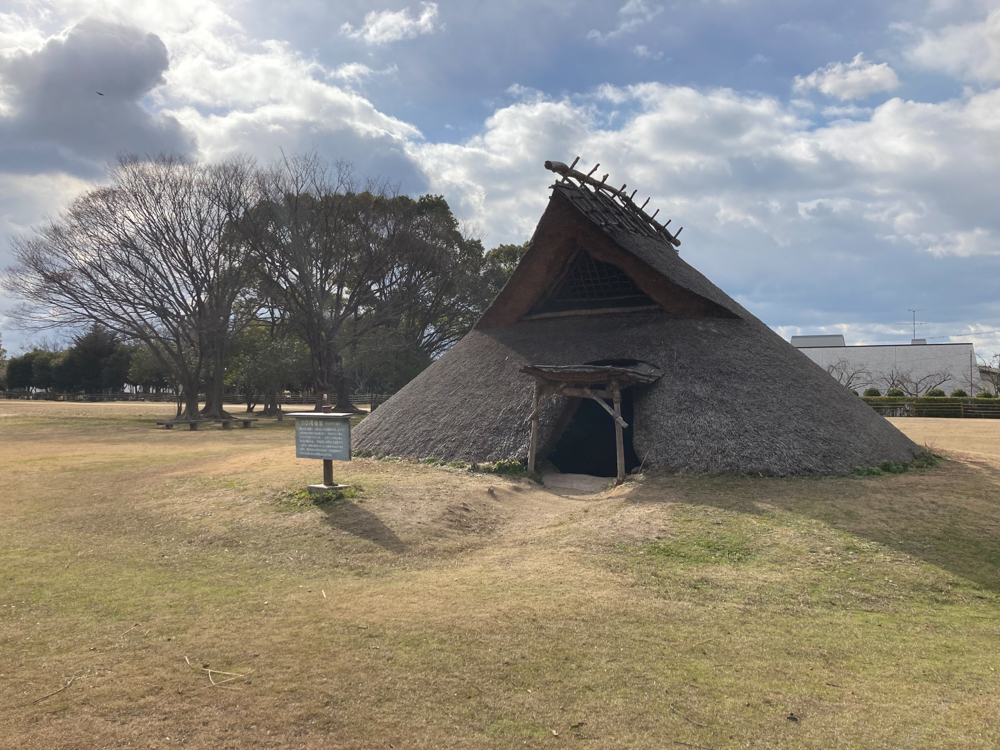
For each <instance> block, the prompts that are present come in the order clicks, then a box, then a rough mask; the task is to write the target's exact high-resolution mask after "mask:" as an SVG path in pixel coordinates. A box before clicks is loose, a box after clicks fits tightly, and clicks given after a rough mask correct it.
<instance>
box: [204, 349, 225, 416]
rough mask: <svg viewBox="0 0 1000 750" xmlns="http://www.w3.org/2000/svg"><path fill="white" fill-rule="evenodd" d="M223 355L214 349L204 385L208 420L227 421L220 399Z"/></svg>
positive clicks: (223, 405)
mask: <svg viewBox="0 0 1000 750" xmlns="http://www.w3.org/2000/svg"><path fill="white" fill-rule="evenodd" d="M225 372H226V370H225V354H224V353H223V352H222V351H221V350H220V349H219V348H216V349H215V351H214V352H213V353H212V371H211V374H210V376H209V377H208V378H207V382H206V383H205V408H204V410H203V411H202V413H203V414H204V415H205V416H206V417H208V418H209V419H228V418H229V414H227V413H226V410H225V408H224V407H225V403H224V402H223V400H222V397H223V395H224V393H225Z"/></svg>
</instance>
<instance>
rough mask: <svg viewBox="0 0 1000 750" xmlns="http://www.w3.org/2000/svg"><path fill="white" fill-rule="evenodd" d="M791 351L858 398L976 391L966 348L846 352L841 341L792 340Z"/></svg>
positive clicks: (922, 345) (974, 368)
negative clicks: (873, 391)
mask: <svg viewBox="0 0 1000 750" xmlns="http://www.w3.org/2000/svg"><path fill="white" fill-rule="evenodd" d="M792 346H794V347H796V348H797V349H798V350H799V351H801V352H802V353H803V354H804V355H806V356H807V357H809V359H811V360H812V361H813V362H815V363H816V364H818V365H819V366H820V367H822V368H823V369H824V370H826V371H827V372H829V373H830V374H831V375H832V376H833V377H834V378H836V379H837V380H839V381H840V382H841V383H843V384H844V385H845V386H847V387H848V388H850V389H851V390H852V391H857V392H858V393H859V394H860V393H862V392H864V390H865V389H867V388H873V387H874V388H878V390H879V391H880V392H881V393H883V394H884V393H885V392H886V391H887V390H888V389H889V388H899V389H900V390H901V391H903V392H904V393H906V394H907V395H910V396H923V395H924V394H926V393H927V391H929V390H930V389H932V388H940V389H941V390H943V391H944V392H945V393H946V394H949V393H951V391H952V389H954V388H961V389H962V390H964V391H965V392H966V393H968V394H969V395H970V396H974V395H976V393H977V392H978V391H979V390H980V388H981V387H982V385H981V381H980V377H979V367H978V365H977V363H976V351H975V347H974V346H973V345H972V344H928V343H927V342H926V340H924V339H913V341H912V342H911V343H910V344H909V345H906V344H900V345H881V346H865V345H862V346H847V345H846V344H845V342H844V337H843V336H828V335H824V336H792Z"/></svg>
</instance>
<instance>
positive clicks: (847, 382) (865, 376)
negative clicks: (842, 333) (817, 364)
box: [826, 357, 873, 391]
mask: <svg viewBox="0 0 1000 750" xmlns="http://www.w3.org/2000/svg"><path fill="white" fill-rule="evenodd" d="M826 371H827V372H828V373H830V375H832V376H833V378H834V379H835V380H836V381H837V382H838V383H840V384H841V385H842V386H844V387H845V388H847V389H849V390H852V391H853V390H854V389H855V388H865V387H867V386H869V385H871V384H872V382H873V378H872V374H871V372H870V371H869V369H868V365H866V364H864V363H863V362H859V363H856V364H855V363H852V362H850V361H849V360H847V359H845V358H843V357H841V358H840V359H838V360H837V361H836V362H833V363H832V364H829V365H827V366H826Z"/></svg>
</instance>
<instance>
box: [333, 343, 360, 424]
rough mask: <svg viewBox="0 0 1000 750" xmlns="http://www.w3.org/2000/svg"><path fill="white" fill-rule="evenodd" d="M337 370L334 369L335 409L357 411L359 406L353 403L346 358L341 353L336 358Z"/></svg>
mask: <svg viewBox="0 0 1000 750" xmlns="http://www.w3.org/2000/svg"><path fill="white" fill-rule="evenodd" d="M335 362H336V365H335V366H336V370H335V371H334V383H335V384H336V391H337V405H336V406H335V407H334V411H339V412H352V413H353V412H356V411H360V410H359V409H358V407H356V406H355V405H354V404H352V403H351V388H350V384H349V383H348V382H347V374H346V373H345V372H344V360H343V358H342V357H340V356H339V355H338V356H337V357H336V359H335Z"/></svg>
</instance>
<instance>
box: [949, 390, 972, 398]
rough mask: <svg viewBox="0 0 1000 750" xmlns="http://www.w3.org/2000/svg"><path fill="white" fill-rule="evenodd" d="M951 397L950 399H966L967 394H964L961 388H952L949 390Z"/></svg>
mask: <svg viewBox="0 0 1000 750" xmlns="http://www.w3.org/2000/svg"><path fill="white" fill-rule="evenodd" d="M951 397H952V398H968V397H969V394H968V393H966V392H965V391H963V390H962V389H961V388H952V389H951Z"/></svg>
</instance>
